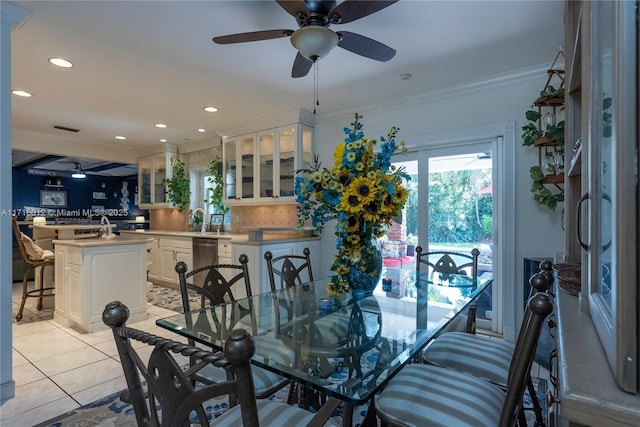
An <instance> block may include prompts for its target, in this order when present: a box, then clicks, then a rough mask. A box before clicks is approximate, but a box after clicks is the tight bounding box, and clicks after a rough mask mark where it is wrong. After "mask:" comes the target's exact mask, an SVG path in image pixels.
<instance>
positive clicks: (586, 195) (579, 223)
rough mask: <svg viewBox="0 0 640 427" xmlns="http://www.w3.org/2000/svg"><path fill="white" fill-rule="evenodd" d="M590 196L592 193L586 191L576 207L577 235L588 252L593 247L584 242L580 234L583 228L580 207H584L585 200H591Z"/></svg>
mask: <svg viewBox="0 0 640 427" xmlns="http://www.w3.org/2000/svg"><path fill="white" fill-rule="evenodd" d="M589 198H591V195H590V194H589V193H588V192H587V193H584V194H583V195H582V197H580V201H579V202H578V208H577V209H576V228H577V230H576V235H577V236H578V243H579V244H580V246H582V249H584V250H585V251H587V252H589V250H590V249H591V245H587V244H586V243H584V242H583V241H582V236H581V235H580V230H581V229H582V215H581V210H580V208H581V207H582V204H583V203H584V202H586V201H587V200H589Z"/></svg>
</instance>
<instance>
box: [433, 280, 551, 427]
mask: <svg viewBox="0 0 640 427" xmlns="http://www.w3.org/2000/svg"><path fill="white" fill-rule="evenodd" d="M529 283H530V284H531V292H530V294H529V297H532V296H533V295H535V294H536V293H546V292H547V291H548V290H549V282H548V277H547V276H546V275H545V274H543V273H537V274H534V275H533V276H532V277H531V278H530V279H529ZM515 351H516V345H515V344H513V343H508V342H506V341H503V340H501V339H495V338H490V337H488V336H485V335H475V334H468V333H463V332H447V333H444V334H442V335H440V336H439V337H438V338H436V339H435V340H434V341H433V343H432V344H431V345H430V346H429V347H427V349H426V350H425V351H424V352H423V356H422V357H423V360H424V361H425V362H426V363H429V364H433V365H438V366H441V367H446V368H452V369H455V370H458V371H461V372H465V373H468V374H471V375H473V376H476V377H478V378H482V379H484V380H487V381H490V382H491V383H493V384H495V385H497V386H499V387H501V388H503V389H506V388H507V384H508V380H509V367H510V363H511V359H512V357H513V355H514V352H515ZM527 389H528V391H529V394H530V395H531V401H532V405H533V408H532V409H533V411H534V413H535V416H536V426H537V427H541V426H544V425H545V423H544V418H543V415H542V408H541V406H540V402H539V401H538V398H537V395H536V393H535V387H534V385H533V380H532V378H531V374H530V373H527Z"/></svg>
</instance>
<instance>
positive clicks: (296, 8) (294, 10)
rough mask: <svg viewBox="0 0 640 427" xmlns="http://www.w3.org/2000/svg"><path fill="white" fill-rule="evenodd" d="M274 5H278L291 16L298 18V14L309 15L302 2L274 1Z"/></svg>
mask: <svg viewBox="0 0 640 427" xmlns="http://www.w3.org/2000/svg"><path fill="white" fill-rule="evenodd" d="M276 3H278V4H279V5H280V7H282V8H283V9H284V10H286V11H287V13H288V14H289V15H291V16H294V17H296V18H297V17H298V12H304V13H306V14H307V15H308V14H309V8H308V7H307V4H306V3H305V2H304V0H276Z"/></svg>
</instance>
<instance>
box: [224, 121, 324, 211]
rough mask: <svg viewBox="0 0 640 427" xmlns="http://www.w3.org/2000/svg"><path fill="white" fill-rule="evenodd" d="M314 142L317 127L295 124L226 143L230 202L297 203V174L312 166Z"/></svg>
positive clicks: (228, 140) (225, 172)
mask: <svg viewBox="0 0 640 427" xmlns="http://www.w3.org/2000/svg"><path fill="white" fill-rule="evenodd" d="M312 139H313V128H311V127H309V126H305V125H303V124H301V123H292V124H290V125H285V126H280V127H278V128H275V129H266V130H262V131H259V132H255V133H250V134H246V135H241V136H237V137H233V138H229V139H227V140H225V142H224V143H223V145H222V157H223V169H224V170H223V179H224V184H225V185H224V188H225V200H226V203H227V204H229V205H242V204H248V205H252V204H253V205H255V204H274V203H295V195H294V184H295V171H297V170H300V169H303V168H305V167H308V166H309V165H310V164H311V161H312V156H313V153H312Z"/></svg>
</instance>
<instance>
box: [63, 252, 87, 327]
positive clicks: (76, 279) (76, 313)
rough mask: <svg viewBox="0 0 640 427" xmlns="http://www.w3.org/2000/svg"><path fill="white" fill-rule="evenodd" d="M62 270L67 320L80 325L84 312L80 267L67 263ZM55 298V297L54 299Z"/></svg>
mask: <svg viewBox="0 0 640 427" xmlns="http://www.w3.org/2000/svg"><path fill="white" fill-rule="evenodd" d="M64 269H65V272H64V276H65V281H64V286H65V288H66V289H65V290H66V294H67V318H68V319H69V320H72V321H74V322H77V323H81V322H82V318H83V315H84V310H85V307H84V301H83V299H84V286H83V283H82V266H80V265H75V264H69V263H67V265H66V266H65V267H64ZM57 297H58V296H57V295H56V298H57Z"/></svg>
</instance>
